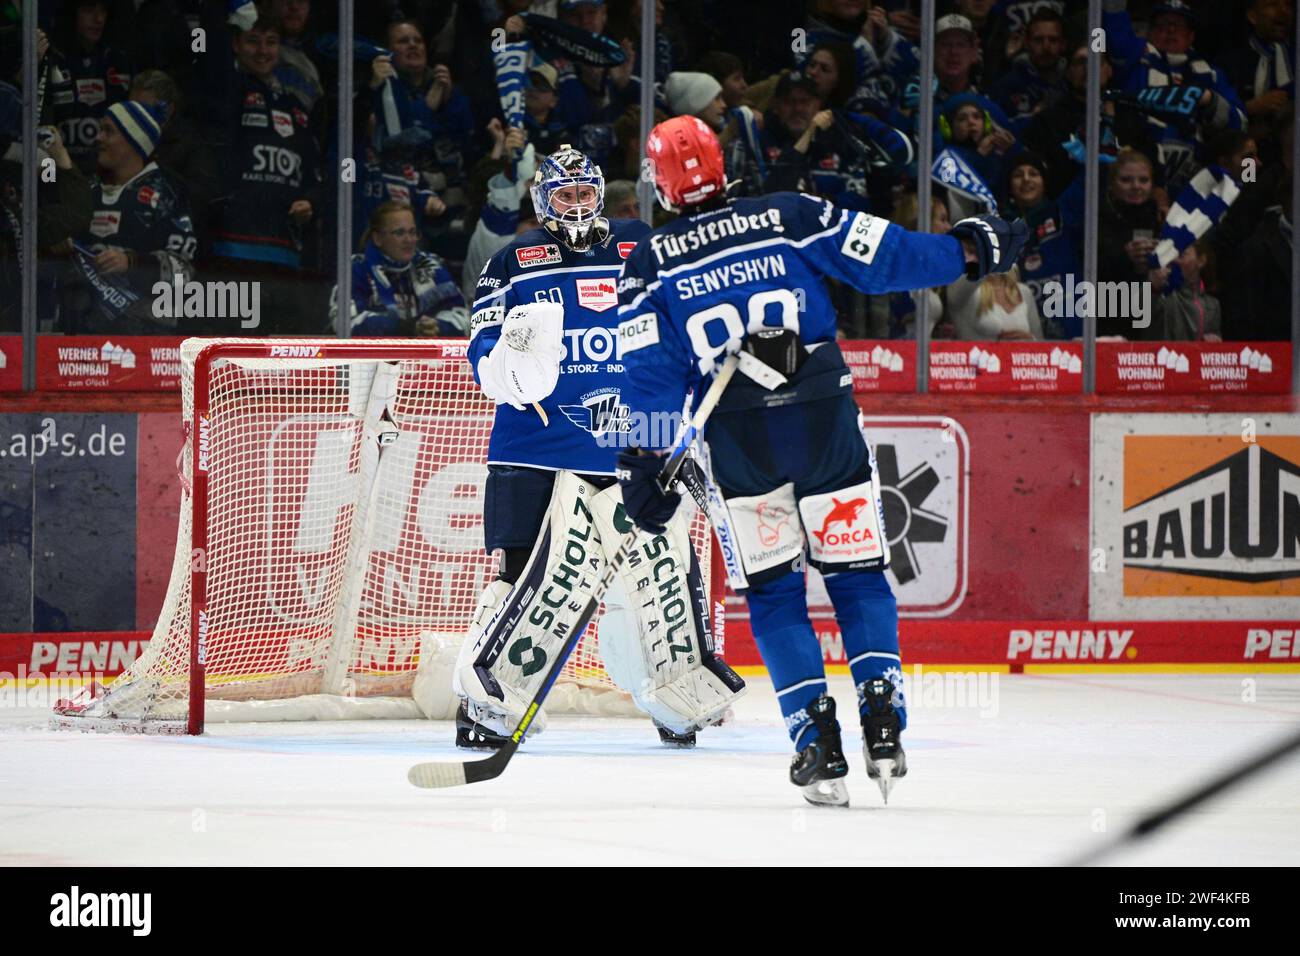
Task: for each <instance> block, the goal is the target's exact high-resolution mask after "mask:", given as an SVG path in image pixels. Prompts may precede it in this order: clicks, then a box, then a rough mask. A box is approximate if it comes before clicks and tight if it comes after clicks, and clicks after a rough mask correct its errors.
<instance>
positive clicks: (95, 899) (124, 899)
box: [50, 886, 153, 936]
mask: <svg viewBox="0 0 1300 956" xmlns="http://www.w3.org/2000/svg"><path fill="white" fill-rule="evenodd" d="M50 925H51V926H59V927H67V928H76V927H108V926H122V927H128V928H130V930H131V935H132V936H148V935H149V933H150V931H151V930H152V928H153V894H152V893H83V892H82V891H81V888H80V887H78V886H73V887H72V889H71V890H70V891H69V892H67V893H55V894H54V895H53V896H51V897H50Z"/></svg>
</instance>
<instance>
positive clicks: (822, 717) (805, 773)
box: [790, 694, 849, 807]
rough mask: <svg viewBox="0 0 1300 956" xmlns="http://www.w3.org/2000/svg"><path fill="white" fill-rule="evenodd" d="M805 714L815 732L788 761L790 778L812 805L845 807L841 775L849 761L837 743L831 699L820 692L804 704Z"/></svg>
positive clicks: (833, 707)
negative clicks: (805, 745) (810, 719)
mask: <svg viewBox="0 0 1300 956" xmlns="http://www.w3.org/2000/svg"><path fill="white" fill-rule="evenodd" d="M808 716H809V717H811V718H812V722H813V726H814V727H816V728H817V735H818V736H817V739H816V740H814V741H813V742H812V743H810V744H809V745H808V746H807V747H804V748H803V750H801V751H799V752H798V753H797V754H795V757H794V760H793V761H791V763H790V782H791V783H793V784H794V785H795V786H796V787H798V788H799V789H800V790H802V791H803V798H804V799H805V800H807V801H808V802H809V803H811V804H813V805H814V806H819V807H847V806H848V805H849V791H848V788H847V787H845V786H844V780H843V779H842V778H844V777H846V776H847V775H848V772H849V765H848V762H847V761H846V760H845V759H844V748H843V746H842V745H841V743H840V725H839V724H838V723H837V722H836V720H835V700H834V699H833V698H831V697H829V696H827V695H826V694H822V695H821V696H820V697H818V698H817V699H816V700H815V701H813V702H812V703H811V704H809V705H808Z"/></svg>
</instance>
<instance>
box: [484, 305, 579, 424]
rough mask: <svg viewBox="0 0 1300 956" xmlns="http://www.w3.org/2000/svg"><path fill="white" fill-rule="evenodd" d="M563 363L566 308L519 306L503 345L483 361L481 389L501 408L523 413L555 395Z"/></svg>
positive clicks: (511, 315) (503, 332) (504, 328)
mask: <svg viewBox="0 0 1300 956" xmlns="http://www.w3.org/2000/svg"><path fill="white" fill-rule="evenodd" d="M563 359H564V307H563V306H561V305H558V304H556V303H554V302H529V303H525V304H524V305H517V306H515V307H514V308H513V309H511V310H510V313H509V314H508V315H507V316H506V318H505V321H504V322H503V323H502V325H501V339H500V341H498V342H497V344H496V345H495V346H494V347H493V349H492V351H491V352H489V353H488V354H487V355H485V356H483V358H482V359H480V360H479V363H478V378H479V386H480V387H481V388H482V389H483V394H484V395H486V396H487V397H488V398H490V399H492V400H493V401H495V402H496V403H497V404H498V405H501V404H505V405H511V406H513V407H515V408H517V409H519V410H520V411H523V410H524V408H526V407H527V406H528V405H530V404H532V403H533V402H540V401H541V400H542V399H544V398H546V397H547V396H548V395H550V394H551V392H553V391H555V385H556V382H558V381H559V378H560V362H561V361H562V360H563Z"/></svg>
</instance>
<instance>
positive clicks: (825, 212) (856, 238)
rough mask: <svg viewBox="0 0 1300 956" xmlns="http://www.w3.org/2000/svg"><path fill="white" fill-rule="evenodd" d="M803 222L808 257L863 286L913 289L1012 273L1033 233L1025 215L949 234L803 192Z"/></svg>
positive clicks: (978, 219) (816, 267)
mask: <svg viewBox="0 0 1300 956" xmlns="http://www.w3.org/2000/svg"><path fill="white" fill-rule="evenodd" d="M797 208H798V209H799V213H800V214H799V217H798V219H797V220H796V222H797V223H798V225H797V226H796V228H798V229H801V231H802V233H803V235H802V237H801V241H797V243H796V248H798V249H799V250H800V254H801V256H802V257H803V260H804V262H806V263H807V264H808V266H809V267H810V268H811V269H813V271H815V272H819V273H821V274H823V275H829V276H832V277H834V278H836V279H840V280H841V281H843V282H847V283H848V284H849V285H851V286H853V287H854V288H855V289H858V290H859V291H861V292H865V293H868V294H879V293H883V292H911V291H913V290H916V289H929V288H933V287H935V286H941V285H947V284H949V283H950V282H955V281H956V280H957V279H958V278H959V277H960V276H961V275H963V274H965V275H966V276H967V277H968V278H971V279H981V278H983V277H984V276H986V275H988V274H989V273H990V272H1006V271H1007V270H1008V269H1010V268H1011V267H1012V266H1013V265H1014V264H1015V261H1016V259H1017V257H1018V256H1019V255H1020V249H1021V247H1023V246H1024V244H1025V239H1026V238H1027V237H1028V234H1029V233H1028V228H1027V227H1026V226H1025V223H1024V222H1023V221H1022V220H1015V221H1014V222H1008V221H1007V220H1005V219H1002V218H1000V217H998V216H994V215H983V216H971V217H969V218H967V219H962V220H960V221H959V222H957V223H956V224H955V225H954V226H953V227H952V229H950V230H949V231H948V232H947V233H945V234H944V235H931V234H928V233H920V232H910V231H909V230H907V229H904V228H903V227H902V226H899V225H895V224H894V223H891V222H890V221H889V220H887V219H882V218H880V217H879V216H873V215H871V214H870V213H866V212H855V211H853V210H844V209H840V208H838V207H837V206H835V205H834V204H833V203H831V202H829V201H827V200H824V199H814V198H813V197H811V196H803V197H801V199H800V202H799V204H798V207H797Z"/></svg>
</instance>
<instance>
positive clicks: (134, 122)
mask: <svg viewBox="0 0 1300 956" xmlns="http://www.w3.org/2000/svg"><path fill="white" fill-rule="evenodd" d="M165 116H166V112H165V107H164V106H163V104H161V103H159V104H158V105H156V106H153V105H146V104H144V103H137V102H136V101H135V100H124V101H122V102H121V103H114V104H113V105H112V106H110V107H109V108H108V118H109V119H110V120H112V121H113V124H114V125H115V126H116V127H117V128H118V129H119V130H121V131H122V135H123V136H125V137H126V140H127V142H128V143H130V144H131V145H132V146H133V147H134V148H135V151H136V152H137V153H139V154H140V158H141V159H144V160H148V159H149V157H150V156H151V155H153V151H154V150H155V149H157V148H158V140H159V139H161V138H162V128H163V121H164V118H165Z"/></svg>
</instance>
